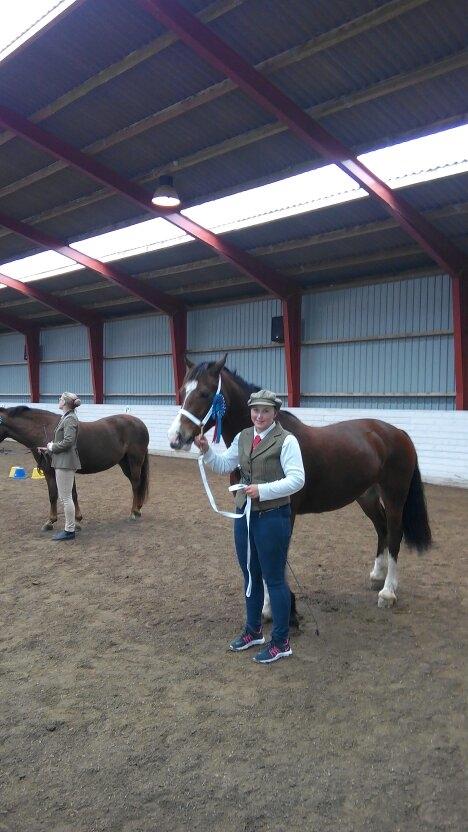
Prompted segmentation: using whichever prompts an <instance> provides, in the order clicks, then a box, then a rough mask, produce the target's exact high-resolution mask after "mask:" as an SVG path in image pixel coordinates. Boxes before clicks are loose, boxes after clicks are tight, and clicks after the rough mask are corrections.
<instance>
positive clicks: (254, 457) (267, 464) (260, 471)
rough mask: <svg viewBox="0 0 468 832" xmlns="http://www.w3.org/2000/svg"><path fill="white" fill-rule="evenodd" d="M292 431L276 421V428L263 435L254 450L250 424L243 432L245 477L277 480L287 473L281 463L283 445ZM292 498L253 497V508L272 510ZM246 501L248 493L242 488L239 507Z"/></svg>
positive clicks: (252, 481)
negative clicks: (260, 499) (269, 498)
mask: <svg viewBox="0 0 468 832" xmlns="http://www.w3.org/2000/svg"><path fill="white" fill-rule="evenodd" d="M287 436H289V432H288V431H287V430H284V429H283V428H282V427H281V425H279V424H276V425H275V427H274V428H272V430H271V431H270V432H269V433H268V434H267V435H266V436H265V437H264V438H263V439H262V441H261V442H260V444H259V445H257V447H256V448H255V450H253V451H252V442H253V437H254V429H253V427H252V428H247V429H246V430H243V431H242V433H241V434H240V436H239V467H240V469H241V481H242V482H245V483H250V484H252V485H257V484H258V483H265V482H274V481H275V480H280V479H282V478H283V477H284V471H283V469H282V467H281V462H280V456H281V448H282V447H283V442H284V440H285V439H286V437H287ZM289 502H291V501H290V498H289V497H279V498H278V499H276V500H262V502H260V501H259V500H252V511H268V510H269V509H271V508H278V507H279V506H285V505H287V504H288V503H289ZM244 503H245V493H244V492H243V491H238V492H237V494H236V507H237V508H242V506H243V505H244Z"/></svg>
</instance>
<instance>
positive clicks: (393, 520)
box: [378, 489, 406, 607]
mask: <svg viewBox="0 0 468 832" xmlns="http://www.w3.org/2000/svg"><path fill="white" fill-rule="evenodd" d="M405 499H406V495H405V496H402V495H401V494H399V493H398V491H396V490H395V491H393V489H392V491H390V492H389V491H384V489H382V500H383V503H384V506H385V513H386V516H387V529H388V536H387V542H388V564H387V566H388V568H387V576H386V578H385V583H384V585H383V589H381V590H380V592H379V598H378V605H379V607H393V605H394V604H396V601H397V596H396V591H397V589H398V566H397V563H398V554H399V551H400V544H401V538H402V537H403V525H402V519H403V506H404V503H405Z"/></svg>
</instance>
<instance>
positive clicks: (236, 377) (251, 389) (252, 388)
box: [224, 367, 260, 398]
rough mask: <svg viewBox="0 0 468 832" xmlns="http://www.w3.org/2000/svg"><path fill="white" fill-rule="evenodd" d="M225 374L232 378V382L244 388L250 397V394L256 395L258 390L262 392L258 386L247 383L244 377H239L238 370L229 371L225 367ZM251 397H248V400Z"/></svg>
mask: <svg viewBox="0 0 468 832" xmlns="http://www.w3.org/2000/svg"><path fill="white" fill-rule="evenodd" d="M224 372H226V373H227V374H228V375H229V376H231V378H232V380H233V381H235V382H236V384H238V385H239V387H242V389H243V390H244V391H245V393H246V395H247V393H248V394H249V396H250V393H256V392H257V391H258V390H260V387H259V386H258V384H252V382H250V381H246V380H245V378H242V376H240V375H239V373H238V372H237V370H228V368H227V367H224ZM249 396H247V398H248V397H249Z"/></svg>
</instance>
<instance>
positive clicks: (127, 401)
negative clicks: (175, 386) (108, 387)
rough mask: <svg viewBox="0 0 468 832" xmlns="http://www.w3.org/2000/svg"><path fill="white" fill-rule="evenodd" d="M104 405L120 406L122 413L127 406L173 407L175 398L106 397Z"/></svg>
mask: <svg viewBox="0 0 468 832" xmlns="http://www.w3.org/2000/svg"><path fill="white" fill-rule="evenodd" d="M104 401H105V403H106V404H121V405H122V413H124V412H125V408H126V407H127V406H128V405H140V404H150V405H151V404H152V405H162V404H167V405H174V404H175V396H131V395H128V396H127V395H125V396H106V397H105V399H104Z"/></svg>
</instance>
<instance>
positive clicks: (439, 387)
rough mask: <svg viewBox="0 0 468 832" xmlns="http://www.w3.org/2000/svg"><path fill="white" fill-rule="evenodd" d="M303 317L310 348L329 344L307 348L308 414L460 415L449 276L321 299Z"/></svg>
mask: <svg viewBox="0 0 468 832" xmlns="http://www.w3.org/2000/svg"><path fill="white" fill-rule="evenodd" d="M302 309H303V312H302V318H303V333H302V337H303V341H312V342H314V341H315V342H322V343H312V344H303V346H302V352H301V392H302V396H303V403H304V405H305V406H310V407H313V406H317V407H319V406H327V407H342V408H345V407H353V408H362V407H369V408H385V407H393V408H404V409H417V410H419V409H442V410H447V409H448V410H452V409H453V407H454V400H453V394H454V390H455V377H454V347H453V334H452V326H453V325H452V293H451V281H450V278H449V277H448V276H446V275H439V276H435V277H434V276H431V277H428V278H418V279H415V280H404V281H398V282H393V283H381V284H375V285H369V286H356V287H350V288H346V289H337V290H335V291H327V292H318V293H316V294H311V295H306V296H305V297H304V298H303V307H302ZM399 336H400V337H399ZM307 393H314V394H317V393H318V394H323V397H322V396H321V397H317V395H315V396H311V397H309V396H306V395H305V394H307ZM334 393H335V394H341V395H339V396H336V397H334V396H333V394H334ZM346 393H348V394H361V395H360V396H358V397H355V396H349V397H346V396H343V394H346ZM373 394H374V395H373ZM375 394H380V395H379V396H376V395H375ZM392 394H399V395H396V396H395V395H394V396H392ZM402 394H403V395H402ZM415 394H418V395H415ZM421 394H425V395H421ZM428 394H431V395H428Z"/></svg>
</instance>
